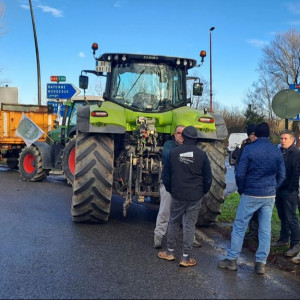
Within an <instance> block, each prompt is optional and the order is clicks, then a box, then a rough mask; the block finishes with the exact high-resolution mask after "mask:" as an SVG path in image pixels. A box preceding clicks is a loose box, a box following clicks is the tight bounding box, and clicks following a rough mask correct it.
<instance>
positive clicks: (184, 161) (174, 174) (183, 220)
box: [158, 126, 212, 267]
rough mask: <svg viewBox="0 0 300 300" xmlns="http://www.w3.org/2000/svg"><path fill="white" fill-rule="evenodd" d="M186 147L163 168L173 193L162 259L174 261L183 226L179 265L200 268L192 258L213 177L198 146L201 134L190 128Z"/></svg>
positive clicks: (185, 133) (174, 152) (185, 135)
mask: <svg viewBox="0 0 300 300" xmlns="http://www.w3.org/2000/svg"><path fill="white" fill-rule="evenodd" d="M182 135H183V145H182V146H179V147H176V148H174V149H173V150H172V152H171V155H170V158H169V160H167V161H166V162H165V164H164V166H163V168H164V170H163V178H162V179H163V184H164V185H165V188H166V190H167V191H168V192H169V193H170V194H171V196H172V201H171V211H170V219H169V224H168V231H167V250H166V251H161V252H159V253H158V257H159V258H162V259H165V260H169V261H173V260H175V256H174V251H175V246H176V241H177V237H178V232H179V229H180V226H181V224H182V226H183V254H182V257H181V260H180V263H179V265H180V266H183V267H191V266H194V265H196V260H195V259H194V258H192V257H190V255H191V251H192V247H193V239H194V235H195V225H196V222H197V219H198V214H199V209H200V201H201V199H202V197H203V196H204V195H205V194H206V193H207V192H208V191H209V189H210V187H211V183H212V174H211V168H210V163H209V160H208V157H207V155H206V153H205V152H204V151H202V150H201V149H199V148H198V147H197V146H196V143H197V138H198V132H197V130H196V128H195V127H193V126H188V127H186V128H185V129H184V130H183V132H182Z"/></svg>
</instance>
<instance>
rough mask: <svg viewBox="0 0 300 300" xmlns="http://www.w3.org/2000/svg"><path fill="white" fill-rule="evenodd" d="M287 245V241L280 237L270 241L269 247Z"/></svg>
mask: <svg viewBox="0 0 300 300" xmlns="http://www.w3.org/2000/svg"><path fill="white" fill-rule="evenodd" d="M288 245H289V242H288V241H283V240H280V239H279V240H277V241H275V242H272V243H271V247H283V246H288Z"/></svg>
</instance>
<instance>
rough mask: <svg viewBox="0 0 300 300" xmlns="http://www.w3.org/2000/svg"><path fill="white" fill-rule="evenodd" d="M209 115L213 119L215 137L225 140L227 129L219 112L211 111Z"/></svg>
mask: <svg viewBox="0 0 300 300" xmlns="http://www.w3.org/2000/svg"><path fill="white" fill-rule="evenodd" d="M211 115H212V116H213V117H214V119H215V124H216V133H217V139H218V140H225V139H226V138H227V137H228V131H227V127H226V123H225V121H224V118H223V117H222V116H221V115H219V114H214V113H211Z"/></svg>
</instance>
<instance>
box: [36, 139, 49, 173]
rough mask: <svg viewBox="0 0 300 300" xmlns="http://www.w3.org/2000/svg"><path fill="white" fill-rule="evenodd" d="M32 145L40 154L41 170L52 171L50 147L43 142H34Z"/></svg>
mask: <svg viewBox="0 0 300 300" xmlns="http://www.w3.org/2000/svg"><path fill="white" fill-rule="evenodd" d="M33 145H34V146H35V147H37V148H38V149H39V151H40V153H41V156H42V165H43V169H53V168H54V164H53V161H52V158H51V157H52V156H51V153H52V147H51V146H50V145H49V144H47V143H44V142H35V143H33Z"/></svg>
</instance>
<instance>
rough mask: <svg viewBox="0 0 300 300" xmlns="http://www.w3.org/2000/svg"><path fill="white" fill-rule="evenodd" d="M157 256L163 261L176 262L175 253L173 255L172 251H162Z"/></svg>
mask: <svg viewBox="0 0 300 300" xmlns="http://www.w3.org/2000/svg"><path fill="white" fill-rule="evenodd" d="M157 256H158V257H159V258H162V259H165V260H169V261H173V260H175V256H174V253H172V252H170V251H160V252H158V254H157Z"/></svg>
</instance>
